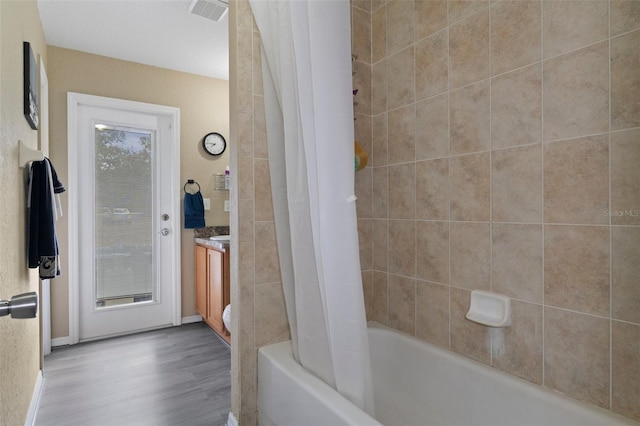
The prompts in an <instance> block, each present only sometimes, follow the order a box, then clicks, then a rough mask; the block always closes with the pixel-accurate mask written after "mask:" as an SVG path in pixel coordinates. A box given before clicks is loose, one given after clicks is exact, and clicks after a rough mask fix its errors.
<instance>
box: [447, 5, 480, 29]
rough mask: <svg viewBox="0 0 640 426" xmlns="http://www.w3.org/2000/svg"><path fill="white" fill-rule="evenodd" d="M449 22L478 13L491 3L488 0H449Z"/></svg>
mask: <svg viewBox="0 0 640 426" xmlns="http://www.w3.org/2000/svg"><path fill="white" fill-rule="evenodd" d="M447 3H448V4H449V24H453V23H455V22H457V21H459V20H460V19H462V18H464V17H465V16H469V15H471V14H473V13H476V12H478V11H480V10H482V9H484V8H486V7H487V6H488V5H489V2H488V1H487V0H449V1H448V2H447Z"/></svg>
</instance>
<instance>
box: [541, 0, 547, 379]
mask: <svg viewBox="0 0 640 426" xmlns="http://www.w3.org/2000/svg"><path fill="white" fill-rule="evenodd" d="M540 58H541V59H540V145H541V146H540V157H541V158H540V167H541V169H542V170H541V176H542V179H541V180H542V181H541V182H540V185H541V187H542V188H541V197H540V198H541V201H540V202H541V204H542V206H541V211H542V226H541V228H542V229H541V232H542V244H541V251H542V253H541V258H542V283H541V285H542V309H541V311H542V315H541V317H542V319H541V321H542V366H541V367H542V385H543V386H545V362H544V361H545V355H546V352H545V337H546V334H545V333H546V330H545V326H544V325H545V315H544V313H545V306H546V305H545V303H546V301H545V278H544V271H545V258H544V246H545V214H544V147H545V145H544V2H542V1H541V2H540Z"/></svg>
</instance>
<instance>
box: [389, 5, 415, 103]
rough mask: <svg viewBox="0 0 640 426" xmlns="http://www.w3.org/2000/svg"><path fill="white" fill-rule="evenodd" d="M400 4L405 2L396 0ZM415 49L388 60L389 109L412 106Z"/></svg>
mask: <svg viewBox="0 0 640 426" xmlns="http://www.w3.org/2000/svg"><path fill="white" fill-rule="evenodd" d="M395 1H397V2H399V3H401V2H403V1H404V0H395ZM414 63H415V61H414V47H413V45H411V46H410V47H408V48H406V49H404V50H402V51H400V52H398V53H396V54H394V55H393V56H390V57H389V58H388V60H387V90H388V95H387V96H388V106H389V109H390V110H391V109H394V108H398V107H401V106H404V105H407V104H410V103H412V102H413V101H414V99H415V84H414V75H415V65H414Z"/></svg>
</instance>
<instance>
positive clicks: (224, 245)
mask: <svg viewBox="0 0 640 426" xmlns="http://www.w3.org/2000/svg"><path fill="white" fill-rule="evenodd" d="M195 240H196V244H200V245H201V246H207V247H211V248H214V249H216V250H221V251H227V250H229V247H230V245H229V241H215V240H210V239H209V238H196V239H195Z"/></svg>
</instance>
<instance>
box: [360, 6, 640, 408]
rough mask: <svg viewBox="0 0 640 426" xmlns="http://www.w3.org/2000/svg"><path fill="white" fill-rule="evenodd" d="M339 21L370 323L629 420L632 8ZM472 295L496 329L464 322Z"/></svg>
mask: <svg viewBox="0 0 640 426" xmlns="http://www.w3.org/2000/svg"><path fill="white" fill-rule="evenodd" d="M352 22H353V27H352V33H353V38H352V47H353V54H354V55H357V59H356V62H355V64H354V72H355V75H354V77H353V79H354V88H355V89H358V90H359V92H358V94H357V96H356V98H355V102H356V103H357V105H356V106H355V111H356V118H357V119H356V122H355V127H356V138H357V140H358V141H359V142H360V143H361V144H362V145H363V146H364V147H365V150H367V151H368V152H369V154H370V157H369V166H367V167H366V168H365V169H364V170H362V171H360V172H358V173H357V175H356V185H357V188H356V192H357V195H358V217H359V235H360V244H361V266H362V270H363V281H364V286H365V296H366V306H367V316H368V318H369V319H371V320H375V321H378V322H381V323H384V324H387V325H389V326H391V327H393V328H396V329H398V330H401V331H403V332H406V333H408V334H411V335H415V336H416V337H418V338H420V339H424V340H426V341H429V342H432V343H435V344H436V345H439V346H442V347H444V348H447V349H449V350H452V351H454V352H457V353H459V354H462V355H464V356H466V357H469V358H471V359H474V360H477V361H480V362H482V363H485V364H488V365H491V366H492V367H495V368H497V369H499V370H503V371H505V372H507V373H510V374H513V375H515V376H518V377H521V378H524V379H526V380H529V381H531V382H533V383H537V384H541V385H544V386H546V387H548V388H551V389H554V390H557V391H560V392H562V393H565V394H567V395H569V396H571V397H573V398H576V399H579V400H582V401H586V402H588V403H591V404H594V405H596V406H599V407H603V408H605V409H610V410H611V411H613V412H615V413H619V414H622V415H624V416H626V417H629V418H632V419H635V420H640V403H639V401H640V101H639V100H640V1H636V0H633V1H613V0H612V1H607V0H603V1H599V0H581V1H537V0H536V1H526V0H519V1H510V0H504V1H492V2H489V1H482V0H474V1H451V0H450V1H444V0H443V1H435V0H434V1H430V0H425V1H420V0H415V1H414V0H389V1H377V0H373V1H368V0H353V2H352ZM473 289H481V290H490V291H494V292H498V293H502V294H506V295H508V296H510V297H511V298H512V310H513V313H512V325H511V326H510V327H508V328H505V329H500V330H492V329H490V328H488V327H484V326H481V325H478V324H475V323H472V322H469V321H467V320H466V319H465V317H464V316H465V313H466V311H467V310H468V307H469V297H470V291H471V290H473Z"/></svg>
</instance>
